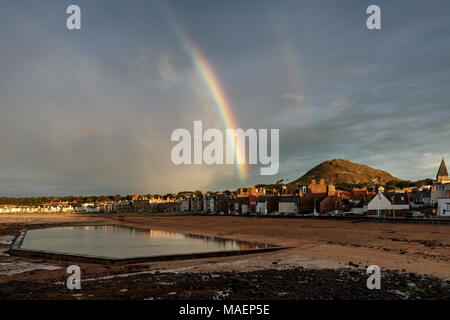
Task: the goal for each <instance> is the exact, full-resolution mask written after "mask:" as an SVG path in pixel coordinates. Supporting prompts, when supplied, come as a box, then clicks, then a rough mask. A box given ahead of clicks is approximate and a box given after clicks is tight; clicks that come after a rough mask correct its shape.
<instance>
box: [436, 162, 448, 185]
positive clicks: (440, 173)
mask: <svg viewBox="0 0 450 320" xmlns="http://www.w3.org/2000/svg"><path fill="white" fill-rule="evenodd" d="M439 177H448V172H447V167H446V166H445V161H444V157H442V161H441V165H440V166H439V170H438V173H437V175H436V180H438V181H439Z"/></svg>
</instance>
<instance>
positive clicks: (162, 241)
mask: <svg viewBox="0 0 450 320" xmlns="http://www.w3.org/2000/svg"><path fill="white" fill-rule="evenodd" d="M264 247H267V245H265V244H257V243H248V242H241V241H235V240H227V239H218V238H214V237H207V236H198V235H189V234H184V233H178V232H169V231H161V230H153V229H135V228H131V227H123V226H76V227H55V228H45V229H36V230H28V231H27V233H26V236H25V239H24V240H23V242H22V245H21V248H22V249H33V250H45V251H53V252H57V253H66V254H81V255H92V256H102V257H111V258H132V257H141V256H161V255H170V254H188V253H202V252H213V251H230V250H246V249H257V248H264Z"/></svg>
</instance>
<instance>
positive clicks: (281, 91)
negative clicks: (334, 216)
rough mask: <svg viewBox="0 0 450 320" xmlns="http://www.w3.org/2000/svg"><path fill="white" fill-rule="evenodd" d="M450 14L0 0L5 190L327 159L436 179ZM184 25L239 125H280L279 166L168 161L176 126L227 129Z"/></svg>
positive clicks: (169, 184)
mask: <svg viewBox="0 0 450 320" xmlns="http://www.w3.org/2000/svg"><path fill="white" fill-rule="evenodd" d="M70 4H78V5H79V6H80V7H81V10H82V29H81V30H79V31H69V30H67V28H66V18H67V15H66V13H65V11H66V8H67V6H68V5H70ZM370 4H378V5H380V7H381V14H382V16H381V18H382V29H381V30H378V31H370V30H368V29H367V28H366V18H367V16H368V15H367V14H366V13H365V11H366V8H367V6H368V5H370ZM449 16H450V2H449V1H448V0H442V1H412V0H404V1H400V0H395V1H394V0H390V1H375V0H371V1H364V0H362V1H354V0H349V1H346V0H340V1H336V0H332V1H331V0H330V1H312V0H311V1H301V0H296V1H285V0H281V1H263V0H246V1H242V0H227V1H225V0H221V1H219V0H201V1H200V0H189V1H186V0H178V1H170V2H169V3H167V2H166V1H150V0H147V1H139V0H133V1H129V0H123V1H115V0H110V1H98V0H97V1H95V0H89V1H80V0H77V1H75V0H72V1H60V0H58V1H57V0H54V1H46V0H41V1H16V0H2V1H1V2H0V39H1V42H0V196H5V195H8V196H31V195H34V196H38V195H51V194H55V195H68V194H77V195H80V194H83V195H87V194H111V193H121V194H131V193H134V192H140V193H165V192H178V191H182V190H195V189H200V190H203V191H206V190H217V189H222V188H228V189H236V188H237V187H239V186H240V185H253V184H256V183H273V182H275V181H276V180H278V179H281V178H284V179H285V180H286V179H289V181H292V180H294V179H296V178H298V177H299V176H301V175H302V174H304V173H305V172H306V171H307V170H308V169H310V168H311V167H313V166H315V165H317V164H318V163H320V162H322V161H324V160H329V159H333V158H345V159H348V160H351V161H354V162H360V163H364V164H368V165H370V166H373V167H375V168H379V169H383V170H387V171H389V172H390V173H391V174H393V175H395V176H397V177H400V178H403V179H410V180H416V179H423V178H427V177H433V176H435V174H436V172H437V168H438V165H439V162H440V159H441V157H442V156H446V157H447V160H448V161H449V162H450V135H449V133H450V112H449V109H450V54H449V53H450V19H449ZM174 19H175V20H176V24H174ZM180 33H182V34H184V35H188V36H189V37H190V39H191V40H192V41H193V42H195V43H196V44H197V45H198V47H199V48H200V50H201V51H202V52H203V54H204V56H205V57H206V58H207V60H208V62H209V63H210V64H211V65H212V66H213V68H214V70H215V71H216V75H217V77H218V78H219V79H220V82H221V83H222V86H223V88H224V91H225V92H226V96H227V97H228V99H229V101H230V104H231V106H232V110H233V114H234V116H235V118H236V120H237V123H238V125H239V126H240V127H242V128H245V129H246V128H279V129H280V171H279V173H278V174H277V175H276V176H260V175H259V166H252V168H251V172H250V176H249V177H248V179H247V180H246V181H240V180H239V179H238V176H237V175H236V171H235V170H234V168H233V166H220V165H216V166H207V165H201V166H200V165H197V166H193V165H192V166H186V165H185V166H175V165H173V164H172V162H171V161H170V150H171V148H172V147H173V145H174V144H173V143H171V141H170V135H171V133H172V131H173V130H174V129H176V128H188V129H189V130H192V127H193V121H194V120H202V121H203V122H204V127H215V128H219V129H221V130H223V129H224V128H223V124H222V122H221V119H220V115H219V113H218V111H217V109H216V108H215V106H214V103H213V100H212V98H211V95H210V93H209V91H208V89H207V87H206V86H205V83H204V82H203V80H202V78H201V76H200V74H199V73H198V71H197V69H196V68H195V65H194V63H193V61H192V60H191V58H190V56H189V54H188V52H187V50H186V47H185V45H184V43H183V41H182V39H181V35H180Z"/></svg>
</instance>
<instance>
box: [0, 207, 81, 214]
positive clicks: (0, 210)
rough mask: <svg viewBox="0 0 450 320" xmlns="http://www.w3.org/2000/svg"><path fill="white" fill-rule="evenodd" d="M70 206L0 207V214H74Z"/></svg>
mask: <svg viewBox="0 0 450 320" xmlns="http://www.w3.org/2000/svg"><path fill="white" fill-rule="evenodd" d="M74 211H75V208H74V207H72V206H13V205H5V206H0V213H63V212H74Z"/></svg>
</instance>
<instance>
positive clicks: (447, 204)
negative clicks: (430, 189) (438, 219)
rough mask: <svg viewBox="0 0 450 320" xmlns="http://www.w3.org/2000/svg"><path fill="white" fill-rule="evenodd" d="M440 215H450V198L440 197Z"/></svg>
mask: <svg viewBox="0 0 450 320" xmlns="http://www.w3.org/2000/svg"><path fill="white" fill-rule="evenodd" d="M436 215H438V216H447V217H449V216H450V199H439V200H438V206H437V213H436Z"/></svg>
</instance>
